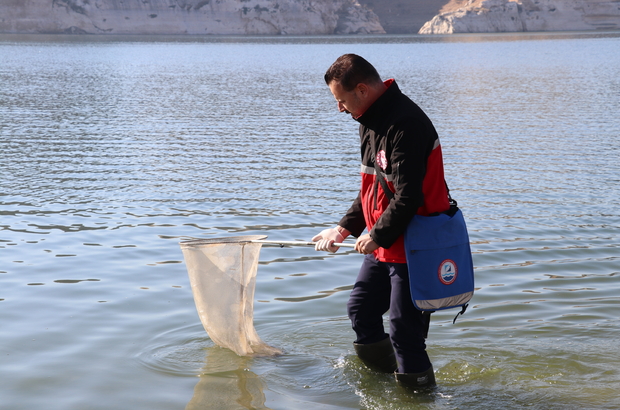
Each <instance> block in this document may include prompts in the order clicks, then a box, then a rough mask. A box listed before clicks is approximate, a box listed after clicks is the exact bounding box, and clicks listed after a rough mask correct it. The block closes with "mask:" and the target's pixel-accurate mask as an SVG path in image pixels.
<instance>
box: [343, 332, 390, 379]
mask: <svg viewBox="0 0 620 410" xmlns="http://www.w3.org/2000/svg"><path fill="white" fill-rule="evenodd" d="M353 347H354V348H355V353H357V356H358V357H359V358H360V360H361V361H362V362H364V364H365V365H366V366H368V367H369V368H371V369H372V370H375V371H378V372H383V373H394V372H395V371H396V370H397V369H398V365H397V364H396V355H395V354H394V348H393V347H392V342H391V341H390V338H389V337H386V338H385V339H383V340H382V341H380V342H375V343H368V344H359V343H353Z"/></svg>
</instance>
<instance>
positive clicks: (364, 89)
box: [355, 83, 370, 97]
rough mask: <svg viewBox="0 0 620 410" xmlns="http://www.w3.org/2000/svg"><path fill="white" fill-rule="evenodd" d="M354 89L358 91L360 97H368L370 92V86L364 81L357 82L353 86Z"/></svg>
mask: <svg viewBox="0 0 620 410" xmlns="http://www.w3.org/2000/svg"><path fill="white" fill-rule="evenodd" d="M355 89H356V90H357V91H358V92H359V93H360V95H361V96H362V97H368V94H369V93H370V88H369V87H368V85H366V84H364V83H359V84H358V85H356V86H355Z"/></svg>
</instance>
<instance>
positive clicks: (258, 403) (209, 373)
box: [185, 348, 269, 410]
mask: <svg viewBox="0 0 620 410" xmlns="http://www.w3.org/2000/svg"><path fill="white" fill-rule="evenodd" d="M205 361H206V365H205V366H204V368H203V369H202V374H201V375H200V380H199V381H198V384H196V387H195V388H194V396H193V397H192V399H191V400H190V401H189V403H187V406H186V407H185V410H199V409H200V410H206V409H209V410H211V409H213V410H215V409H218V410H233V409H234V410H236V409H265V410H269V408H268V407H265V394H264V393H263V390H264V389H265V383H264V382H263V381H262V380H261V378H260V377H259V376H258V375H256V374H255V373H253V372H251V371H250V370H249V369H248V368H249V367H250V359H248V358H247V357H241V356H237V355H235V354H233V353H232V352H231V353H230V354H226V353H225V352H224V351H223V349H220V348H211V349H207V357H206V359H205ZM223 369H229V370H224V371H223Z"/></svg>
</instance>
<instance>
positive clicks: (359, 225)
mask: <svg viewBox="0 0 620 410" xmlns="http://www.w3.org/2000/svg"><path fill="white" fill-rule="evenodd" d="M338 225H340V226H342V227H343V228H345V229H346V230H347V231H349V232H351V235H353V236H355V237H358V236H360V235H361V234H362V232H364V229H366V220H365V219H364V211H363V210H362V199H361V194H360V193H358V194H357V198H355V201H353V204H352V205H351V207H350V208H349V210H348V211H347V213H346V215H345V216H343V217H342V219H341V220H340V222H338Z"/></svg>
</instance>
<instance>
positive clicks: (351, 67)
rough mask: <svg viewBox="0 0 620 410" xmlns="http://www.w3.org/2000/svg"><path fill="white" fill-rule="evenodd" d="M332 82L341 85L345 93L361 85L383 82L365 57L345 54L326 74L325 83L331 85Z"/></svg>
mask: <svg viewBox="0 0 620 410" xmlns="http://www.w3.org/2000/svg"><path fill="white" fill-rule="evenodd" d="M332 81H336V82H337V83H340V85H341V86H342V88H344V90H345V91H351V90H353V89H354V88H355V86H357V85H358V84H359V83H376V82H381V77H380V76H379V73H378V72H377V70H376V69H375V68H374V67H373V65H372V64H370V63H369V62H368V61H366V60H365V59H364V58H363V57H360V56H358V55H357V54H344V55H341V56H340V57H338V59H337V60H336V61H334V63H333V64H332V65H331V67H329V68H328V69H327V72H326V73H325V83H326V84H327V85H329V84H330V83H331V82H332Z"/></svg>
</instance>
